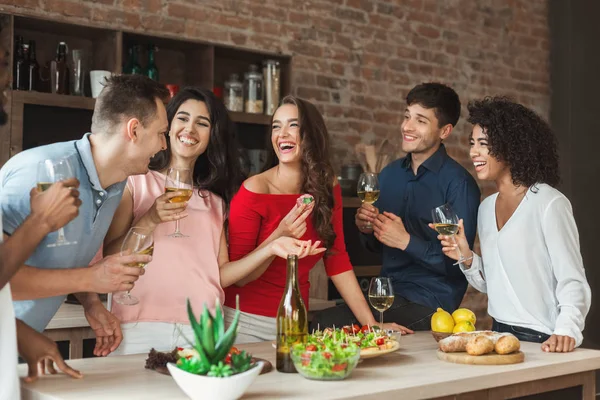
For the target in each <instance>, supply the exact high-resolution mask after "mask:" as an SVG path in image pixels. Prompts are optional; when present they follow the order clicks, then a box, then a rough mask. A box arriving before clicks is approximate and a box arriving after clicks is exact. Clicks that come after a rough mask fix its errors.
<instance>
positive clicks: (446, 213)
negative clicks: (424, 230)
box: [431, 204, 473, 265]
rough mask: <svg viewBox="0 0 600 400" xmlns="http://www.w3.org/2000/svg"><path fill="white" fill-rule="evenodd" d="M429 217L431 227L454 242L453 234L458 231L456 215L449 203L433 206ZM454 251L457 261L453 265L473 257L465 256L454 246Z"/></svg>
mask: <svg viewBox="0 0 600 400" xmlns="http://www.w3.org/2000/svg"><path fill="white" fill-rule="evenodd" d="M431 217H432V219H433V221H432V223H433V227H434V228H435V230H436V231H437V233H439V234H440V235H444V236H450V238H451V239H452V242H454V244H456V238H455V235H456V234H457V233H458V220H459V218H458V215H456V213H455V212H454V210H453V209H452V206H450V204H444V205H441V206H439V207H436V208H434V209H433V210H432V211H431ZM456 251H457V252H458V256H459V257H458V261H456V262H455V263H454V264H453V265H458V264H460V263H463V262H465V261H467V260H470V259H472V258H473V257H468V258H465V257H463V255H462V253H461V252H460V248H459V247H458V246H456Z"/></svg>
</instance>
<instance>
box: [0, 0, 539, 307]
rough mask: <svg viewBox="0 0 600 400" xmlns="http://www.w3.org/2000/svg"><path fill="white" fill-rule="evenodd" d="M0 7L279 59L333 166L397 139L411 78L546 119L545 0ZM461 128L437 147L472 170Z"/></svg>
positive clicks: (242, 0) (36, 0)
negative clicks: (311, 108)
mask: <svg viewBox="0 0 600 400" xmlns="http://www.w3.org/2000/svg"><path fill="white" fill-rule="evenodd" d="M0 11H3V12H17V13H19V14H25V15H34V16H43V17H50V18H56V19H62V20H68V21H73V22H84V23H90V24H94V25H103V26H109V27H111V28H117V29H118V28H124V29H128V30H138V31H148V32H154V33H156V32H161V33H165V34H170V35H175V36H177V37H190V38H199V39H203V40H207V41H214V42H218V43H224V44H231V45H237V46H244V47H249V48H254V49H262V50H269V51H282V52H285V53H291V54H293V56H294V58H293V70H294V76H293V82H292V83H293V88H294V92H295V94H297V95H300V96H302V97H305V98H308V99H311V100H313V101H314V102H316V103H317V104H318V105H319V107H320V108H321V110H322V111H323V112H324V115H325V117H326V120H327V123H328V126H329V129H330V132H331V134H332V135H333V138H334V141H333V143H334V149H335V163H336V166H339V165H341V164H342V163H344V162H348V161H352V160H353V159H354V156H353V150H352V149H353V146H354V144H356V143H358V142H359V141H361V140H362V141H365V142H367V141H371V140H376V141H380V140H381V139H382V138H384V137H389V138H391V139H394V140H398V139H399V125H400V121H401V118H402V111H403V109H404V97H405V96H406V93H407V92H408V90H410V88H411V87H412V86H414V85H415V84H417V83H420V82H423V81H431V80H436V81H441V82H444V83H447V84H449V85H451V86H452V87H454V88H455V89H456V90H457V92H458V93H459V95H460V97H461V99H462V101H463V105H466V103H467V101H468V100H470V99H474V98H478V97H481V96H484V95H492V94H507V95H510V96H512V97H513V98H515V99H516V100H518V101H521V102H522V103H524V104H526V105H529V106H532V107H533V108H534V109H536V110H537V111H538V112H540V113H541V115H543V116H544V117H547V116H548V114H549V107H550V83H549V33H548V18H547V13H548V10H547V2H546V0H443V1H442V0H380V1H376V0H310V1H309V0H179V1H169V0H94V1H93V2H92V1H87V0H85V1H82V0H80V1H77V0H0ZM466 114H467V113H466V108H465V109H463V114H462V115H463V117H464V116H466ZM467 125H468V124H466V123H464V122H463V121H461V122H460V123H459V125H458V127H457V129H456V130H455V134H453V135H452V137H451V138H450V139H449V140H448V141H447V147H448V150H449V153H450V154H451V155H452V156H453V157H454V158H456V159H457V160H459V161H461V162H463V163H464V164H465V166H467V167H468V168H469V170H471V171H472V167H471V165H470V163H469V161H468V158H467V150H466V149H467V143H468V134H469V127H468V126H467ZM490 193H491V188H490V187H489V186H486V187H484V194H485V195H488V194H490ZM470 301H471V300H470ZM478 301H479V300H478Z"/></svg>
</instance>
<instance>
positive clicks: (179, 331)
mask: <svg viewBox="0 0 600 400" xmlns="http://www.w3.org/2000/svg"><path fill="white" fill-rule="evenodd" d="M121 330H123V341H122V342H121V345H120V346H119V347H118V348H117V350H115V351H114V352H112V353H111V354H110V355H120V356H122V355H127V354H140V353H144V354H145V353H148V352H149V351H150V349H151V348H154V349H155V350H156V351H165V352H169V351H172V350H173V349H174V348H176V347H191V345H190V344H189V343H188V342H187V340H186V338H187V339H189V340H190V341H191V343H192V345H193V343H194V333H193V331H192V327H191V326H189V325H184V324H176V323H171V322H131V323H127V324H121Z"/></svg>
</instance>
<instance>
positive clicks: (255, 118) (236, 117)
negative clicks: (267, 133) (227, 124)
mask: <svg viewBox="0 0 600 400" xmlns="http://www.w3.org/2000/svg"><path fill="white" fill-rule="evenodd" d="M229 116H230V117H231V119H232V120H233V121H234V122H238V123H242V124H254V125H271V118H272V116H271V115H265V114H248V113H243V112H233V111H230V112H229Z"/></svg>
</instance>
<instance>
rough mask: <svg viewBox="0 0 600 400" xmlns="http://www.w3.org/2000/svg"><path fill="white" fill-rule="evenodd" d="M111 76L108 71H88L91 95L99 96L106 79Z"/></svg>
mask: <svg viewBox="0 0 600 400" xmlns="http://www.w3.org/2000/svg"><path fill="white" fill-rule="evenodd" d="M111 76H112V72H110V71H101V70H96V71H90V85H91V86H92V97H93V98H96V97H98V96H100V92H102V89H104V86H105V85H106V80H107V79H108V78H110V77H111Z"/></svg>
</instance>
